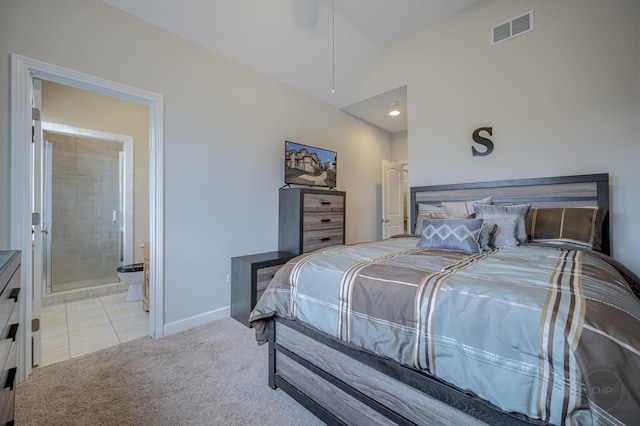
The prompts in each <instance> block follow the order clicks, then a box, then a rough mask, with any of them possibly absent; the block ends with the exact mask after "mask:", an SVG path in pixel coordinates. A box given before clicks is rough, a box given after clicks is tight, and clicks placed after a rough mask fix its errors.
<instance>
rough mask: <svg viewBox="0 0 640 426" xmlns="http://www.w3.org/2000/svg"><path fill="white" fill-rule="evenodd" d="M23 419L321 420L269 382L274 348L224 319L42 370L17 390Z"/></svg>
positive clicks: (19, 417) (140, 421)
mask: <svg viewBox="0 0 640 426" xmlns="http://www.w3.org/2000/svg"><path fill="white" fill-rule="evenodd" d="M16 424H18V425H20V426H27V425H47V426H49V425H83V426H85V425H131V426H135V425H292V426H293V425H296V426H298V425H320V424H323V423H322V422H320V421H319V420H318V419H317V418H315V417H314V416H313V415H312V414H310V413H309V412H308V411H306V410H305V409H304V408H303V407H302V406H300V405H299V404H298V403H297V402H296V401H295V400H293V399H292V398H290V397H289V396H288V395H286V394H285V393H284V392H283V391H281V390H275V391H274V390H272V389H271V388H269V386H268V385H267V345H263V346H258V345H257V344H256V342H255V338H254V330H253V329H248V328H246V327H244V326H243V325H241V324H240V323H238V322H236V321H235V320H233V319H231V318H225V319H222V320H219V321H216V322H214V323H211V324H206V325H203V326H200V327H196V328H194V329H191V330H187V331H184V332H181V333H177V334H174V335H171V336H168V337H165V338H163V339H157V340H152V339H149V338H146V337H144V338H140V339H137V340H133V341H131V342H127V343H123V344H121V345H119V346H114V347H111V348H107V349H103V350H101V351H98V352H94V353H91V354H87V355H85V356H82V357H79V358H75V359H72V360H70V361H64V362H61V363H58V364H53V365H49V366H45V367H42V368H36V369H35V370H34V371H33V373H32V375H31V377H30V378H29V380H27V381H26V382H23V383H20V384H19V385H18V386H17V388H16Z"/></svg>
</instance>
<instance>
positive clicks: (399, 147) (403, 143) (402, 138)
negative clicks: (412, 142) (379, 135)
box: [391, 131, 409, 161]
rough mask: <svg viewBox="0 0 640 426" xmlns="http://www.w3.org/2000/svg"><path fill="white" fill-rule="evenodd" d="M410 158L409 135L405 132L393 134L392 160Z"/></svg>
mask: <svg viewBox="0 0 640 426" xmlns="http://www.w3.org/2000/svg"><path fill="white" fill-rule="evenodd" d="M408 159H409V135H408V133H407V132H406V131H405V132H397V133H392V134H391V161H406V160H408Z"/></svg>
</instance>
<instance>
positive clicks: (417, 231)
mask: <svg viewBox="0 0 640 426" xmlns="http://www.w3.org/2000/svg"><path fill="white" fill-rule="evenodd" d="M424 219H431V216H430V215H429V213H418V216H416V229H415V230H414V231H413V233H414V234H422V231H424V226H423V225H422V221H423V220H424Z"/></svg>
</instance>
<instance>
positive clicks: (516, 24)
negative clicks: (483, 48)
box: [491, 10, 533, 45]
mask: <svg viewBox="0 0 640 426" xmlns="http://www.w3.org/2000/svg"><path fill="white" fill-rule="evenodd" d="M530 31H533V10H531V11H529V12H527V13H525V14H524V15H520V16H517V17H515V18H513V19H511V20H509V21H507V22H503V23H501V24H498V25H496V26H494V27H493V28H491V45H494V44H497V43H500V42H503V41H507V40H510V39H512V38H513V37H516V36H519V35H522V34H526V33H528V32H530Z"/></svg>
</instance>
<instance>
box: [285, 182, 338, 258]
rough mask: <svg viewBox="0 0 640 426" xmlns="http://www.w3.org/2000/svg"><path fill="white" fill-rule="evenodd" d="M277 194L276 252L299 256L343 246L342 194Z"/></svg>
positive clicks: (294, 190)
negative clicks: (278, 202) (278, 201)
mask: <svg viewBox="0 0 640 426" xmlns="http://www.w3.org/2000/svg"><path fill="white" fill-rule="evenodd" d="M279 192H280V206H279V208H280V210H279V211H280V214H279V221H278V250H280V251H286V252H290V253H294V254H301V253H307V252H310V251H314V250H318V249H321V248H325V247H330V246H334V245H338V244H344V229H345V196H346V193H345V192H342V191H329V190H322V189H312V188H283V189H280V191H279Z"/></svg>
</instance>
